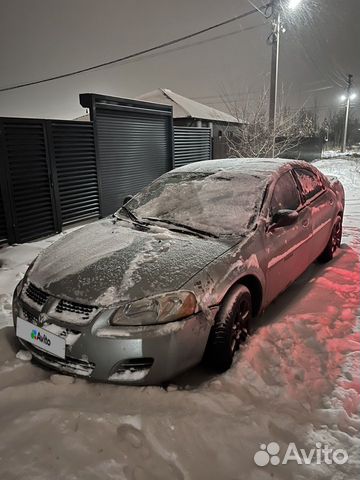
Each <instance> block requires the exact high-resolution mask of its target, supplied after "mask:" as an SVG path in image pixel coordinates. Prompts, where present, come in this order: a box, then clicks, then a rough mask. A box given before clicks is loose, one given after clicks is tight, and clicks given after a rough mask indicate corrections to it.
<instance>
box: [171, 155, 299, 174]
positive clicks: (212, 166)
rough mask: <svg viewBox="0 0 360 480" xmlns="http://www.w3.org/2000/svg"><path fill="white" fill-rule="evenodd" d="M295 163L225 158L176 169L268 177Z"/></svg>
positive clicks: (289, 161)
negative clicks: (229, 172) (230, 172)
mask: <svg viewBox="0 0 360 480" xmlns="http://www.w3.org/2000/svg"><path fill="white" fill-rule="evenodd" d="M292 163H294V162H293V161H291V160H286V159H280V158H224V159H221V160H220V159H219V160H205V161H203V162H194V163H189V164H188V165H184V166H183V167H179V168H177V169H176V171H182V172H207V173H209V172H218V171H221V170H223V171H232V172H241V173H244V174H248V175H257V176H259V177H268V176H269V175H271V174H272V173H274V172H276V171H277V170H278V169H279V168H280V167H282V166H284V165H288V164H292ZM295 163H297V164H298V163H299V162H295Z"/></svg>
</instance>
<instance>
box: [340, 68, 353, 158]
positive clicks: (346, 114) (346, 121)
mask: <svg viewBox="0 0 360 480" xmlns="http://www.w3.org/2000/svg"><path fill="white" fill-rule="evenodd" d="M352 79H353V75H351V73H349V75H348V81H347V87H346V109H345V125H344V138H343V143H342V148H341V152H342V153H344V152H345V151H346V141H347V134H348V127H349V113H350V97H351V88H352Z"/></svg>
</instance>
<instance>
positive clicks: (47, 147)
mask: <svg viewBox="0 0 360 480" xmlns="http://www.w3.org/2000/svg"><path fill="white" fill-rule="evenodd" d="M0 152H1V161H0V187H1V200H2V201H1V202H0V241H3V242H4V241H8V242H9V243H22V242H27V241H29V240H33V239H35V238H38V237H42V236H45V235H50V234H52V233H55V232H59V231H61V229H62V225H65V224H69V223H72V222H75V221H78V220H81V219H84V218H90V217H95V216H98V215H99V196H98V177H97V170H96V156H95V147H94V138H93V125H92V123H91V122H75V121H65V120H64V121H61V120H38V119H26V118H0Z"/></svg>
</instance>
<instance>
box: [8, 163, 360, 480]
mask: <svg viewBox="0 0 360 480" xmlns="http://www.w3.org/2000/svg"><path fill="white" fill-rule="evenodd" d="M316 165H317V166H319V167H320V168H321V169H322V170H323V171H324V172H325V173H329V174H337V175H338V176H339V177H340V179H341V180H342V181H343V183H344V186H345V189H346V195H347V208H346V212H345V232H344V244H343V248H342V249H341V251H339V253H338V254H337V256H336V259H334V260H333V261H332V262H331V263H329V264H328V265H326V266H319V265H313V266H312V267H311V268H310V269H309V270H308V271H307V272H306V273H305V274H304V275H303V276H302V277H301V278H300V279H299V281H298V282H296V284H294V285H293V286H292V287H291V288H290V289H289V290H288V291H287V292H286V293H285V294H284V295H282V296H281V297H280V298H279V299H278V300H277V301H276V302H275V303H274V305H272V306H271V307H270V309H269V310H268V311H267V312H266V314H265V315H264V316H263V317H262V318H260V319H258V320H257V326H258V328H257V330H256V333H255V334H254V335H253V336H252V337H251V338H250V340H249V341H248V343H247V345H246V346H245V347H244V348H243V349H242V350H241V352H240V353H239V354H238V357H237V360H236V362H235V364H234V366H233V367H232V369H231V370H230V371H229V372H227V373H226V374H225V375H221V376H216V377H209V375H208V374H207V373H206V372H203V371H202V370H201V369H200V368H198V369H195V370H194V371H192V372H190V373H188V374H186V375H183V376H182V377H181V378H179V379H178V380H177V381H176V382H175V383H174V385H171V386H170V387H169V388H168V391H166V390H164V389H162V388H160V387H159V388H158V387H144V388H135V387H123V386H114V385H101V384H98V385H96V384H89V383H87V382H86V381H84V380H79V379H77V380H74V379H72V378H69V377H63V376H60V375H54V374H52V372H50V371H47V370H44V369H42V368H40V367H39V366H36V365H33V364H31V363H29V362H24V361H22V360H20V359H17V358H16V357H15V355H16V352H17V350H18V346H17V344H16V341H15V339H14V334H13V331H12V329H11V327H7V326H6V325H9V324H10V303H11V291H12V290H13V287H14V286H15V284H16V283H17V281H18V279H19V278H20V277H21V275H22V274H23V273H24V271H25V269H26V265H27V264H28V263H30V261H31V260H32V258H33V257H34V256H35V255H36V254H37V253H38V252H39V251H40V250H41V249H42V248H44V247H45V246H46V245H48V244H49V243H50V242H51V239H47V240H43V241H40V242H34V243H31V244H27V245H19V246H16V247H8V248H4V249H1V250H0V264H2V267H1V268H0V295H1V297H0V322H1V324H2V325H3V326H4V328H2V329H1V330H0V425H1V429H0V478H1V479H4V480H12V479H26V480H32V479H50V478H51V479H53V478H54V479H55V478H56V479H59V480H60V479H66V480H75V479H86V480H92V479H101V480H104V479H129V480H130V479H131V480H132V479H134V480H140V479H144V480H145V479H146V480H152V479H154V480H155V479H166V480H168V479H194V480H198V479H199V480H200V479H207V480H212V479H214V480H215V479H216V480H218V479H219V478H221V479H229V480H230V479H231V480H235V479H246V480H252V479H254V480H255V479H256V480H267V479H269V480H270V479H274V478H276V479H284V480H285V479H286V480H288V479H297V480H300V479H301V480H302V479H309V478H311V479H330V478H331V479H334V480H340V479H349V480H352V479H355V478H358V474H359V471H360V466H359V462H358V461H357V460H358V459H359V458H358V457H357V455H358V452H359V447H360V440H359V438H357V437H358V433H359V340H360V336H359V329H358V320H359V284H360V282H359V280H360V278H359V277H360V271H359V244H360V160H351V159H349V158H347V159H341V158H337V159H336V160H331V159H326V160H321V161H319V162H318V163H317V164H316ZM272 441H273V442H274V441H275V442H278V443H279V445H280V447H281V452H284V451H285V450H286V447H287V445H288V443H289V442H295V444H296V446H297V448H298V449H300V448H304V449H305V450H306V451H309V450H310V449H311V448H315V446H316V442H320V443H321V445H322V446H324V445H329V446H330V448H342V449H345V450H346V451H347V453H348V455H349V461H348V462H347V463H345V464H343V465H334V464H332V465H326V464H324V463H322V464H320V465H316V464H314V463H312V464H310V465H298V464H297V462H295V461H290V462H288V464H287V465H277V466H275V465H267V466H265V467H259V466H256V465H255V463H254V460H253V458H254V454H255V452H256V451H257V450H258V449H259V446H260V444H263V443H265V444H267V443H269V442H272Z"/></svg>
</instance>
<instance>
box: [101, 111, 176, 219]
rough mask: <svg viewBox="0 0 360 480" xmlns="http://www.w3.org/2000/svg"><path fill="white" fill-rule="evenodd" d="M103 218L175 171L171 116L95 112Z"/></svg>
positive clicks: (139, 112)
mask: <svg viewBox="0 0 360 480" xmlns="http://www.w3.org/2000/svg"><path fill="white" fill-rule="evenodd" d="M96 135H97V142H98V153H99V167H100V178H101V207H102V208H101V213H102V216H104V215H108V214H110V213H113V212H114V211H115V210H116V209H117V208H119V207H120V206H121V205H122V202H123V199H124V197H125V196H126V195H133V194H135V193H137V192H138V191H139V190H141V189H142V188H143V187H145V186H146V185H148V184H149V183H150V182H151V181H153V180H155V178H157V177H159V176H160V175H162V174H163V173H165V172H167V171H168V170H171V168H172V123H171V117H170V116H169V115H161V114H158V113H157V114H152V113H144V112H142V111H141V110H140V111H128V110H124V111H123V110H122V109H121V108H118V109H112V108H110V107H109V108H103V107H101V106H98V107H97V108H96Z"/></svg>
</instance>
